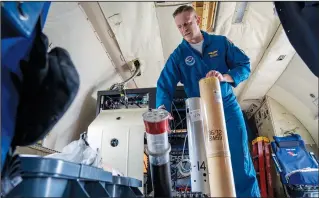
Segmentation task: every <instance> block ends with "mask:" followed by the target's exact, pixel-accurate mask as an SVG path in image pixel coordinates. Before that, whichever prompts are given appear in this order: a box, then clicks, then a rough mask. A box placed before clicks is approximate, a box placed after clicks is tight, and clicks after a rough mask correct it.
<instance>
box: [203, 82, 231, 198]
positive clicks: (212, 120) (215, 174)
mask: <svg viewBox="0 0 319 198" xmlns="http://www.w3.org/2000/svg"><path fill="white" fill-rule="evenodd" d="M199 89H200V95H201V104H202V107H201V108H202V112H203V114H204V117H203V118H204V134H205V135H204V136H205V142H206V143H205V147H206V154H207V163H208V174H209V185H210V196H211V197H236V191H235V184H234V178H233V171H232V165H231V159H230V151H229V145H228V137H227V131H226V123H225V117H224V108H223V101H222V95H221V90H220V83H219V80H218V79H217V78H216V77H210V78H203V79H201V80H200V81H199Z"/></svg>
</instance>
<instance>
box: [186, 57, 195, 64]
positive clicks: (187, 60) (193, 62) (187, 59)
mask: <svg viewBox="0 0 319 198" xmlns="http://www.w3.org/2000/svg"><path fill="white" fill-rule="evenodd" d="M185 63H186V65H188V66H192V65H194V64H195V58H194V57H192V56H187V57H186V58H185Z"/></svg>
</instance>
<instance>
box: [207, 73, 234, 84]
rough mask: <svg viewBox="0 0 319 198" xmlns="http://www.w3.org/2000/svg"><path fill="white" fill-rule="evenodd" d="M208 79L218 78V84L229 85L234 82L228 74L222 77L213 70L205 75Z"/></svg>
mask: <svg viewBox="0 0 319 198" xmlns="http://www.w3.org/2000/svg"><path fill="white" fill-rule="evenodd" d="M208 77H216V78H218V80H219V81H220V82H229V83H232V82H234V80H233V78H232V77H231V76H230V75H228V74H224V75H223V74H221V73H220V72H218V71H215V70H211V71H210V72H208V73H207V74H206V78H208Z"/></svg>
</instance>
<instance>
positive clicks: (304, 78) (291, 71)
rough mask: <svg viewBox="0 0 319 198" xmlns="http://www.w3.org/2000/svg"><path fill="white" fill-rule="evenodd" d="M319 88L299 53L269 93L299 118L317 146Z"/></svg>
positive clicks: (315, 78)
mask: <svg viewBox="0 0 319 198" xmlns="http://www.w3.org/2000/svg"><path fill="white" fill-rule="evenodd" d="M318 88H319V87H318V78H317V77H316V76H315V75H314V74H313V73H312V72H311V71H310V70H309V68H308V67H307V65H306V64H305V63H304V62H303V61H302V59H301V58H300V57H299V55H298V54H295V55H294V57H293V58H292V60H291V61H290V63H289V65H288V66H287V69H286V70H285V71H284V72H283V74H282V75H281V76H280V78H279V79H278V80H277V82H276V83H275V84H274V85H273V86H272V88H271V89H270V90H269V92H268V93H267V95H269V96H270V97H272V98H274V99H275V100H276V101H277V102H279V103H280V104H281V105H283V106H284V107H285V108H286V109H288V110H289V111H290V112H291V113H292V114H294V116H296V117H297V118H298V120H299V121H300V122H301V123H302V124H303V125H304V126H305V127H306V129H307V130H308V131H309V133H310V134H311V136H312V138H313V139H314V141H315V142H316V144H317V146H318V145H319V143H318V96H319V93H318ZM316 101H317V102H316Z"/></svg>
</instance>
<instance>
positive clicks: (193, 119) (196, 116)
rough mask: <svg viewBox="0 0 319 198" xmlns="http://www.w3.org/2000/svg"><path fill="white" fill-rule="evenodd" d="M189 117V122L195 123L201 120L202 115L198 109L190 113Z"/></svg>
mask: <svg viewBox="0 0 319 198" xmlns="http://www.w3.org/2000/svg"><path fill="white" fill-rule="evenodd" d="M189 117H190V120H191V122H196V121H199V120H202V115H201V112H200V109H196V110H193V111H190V112H189Z"/></svg>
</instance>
